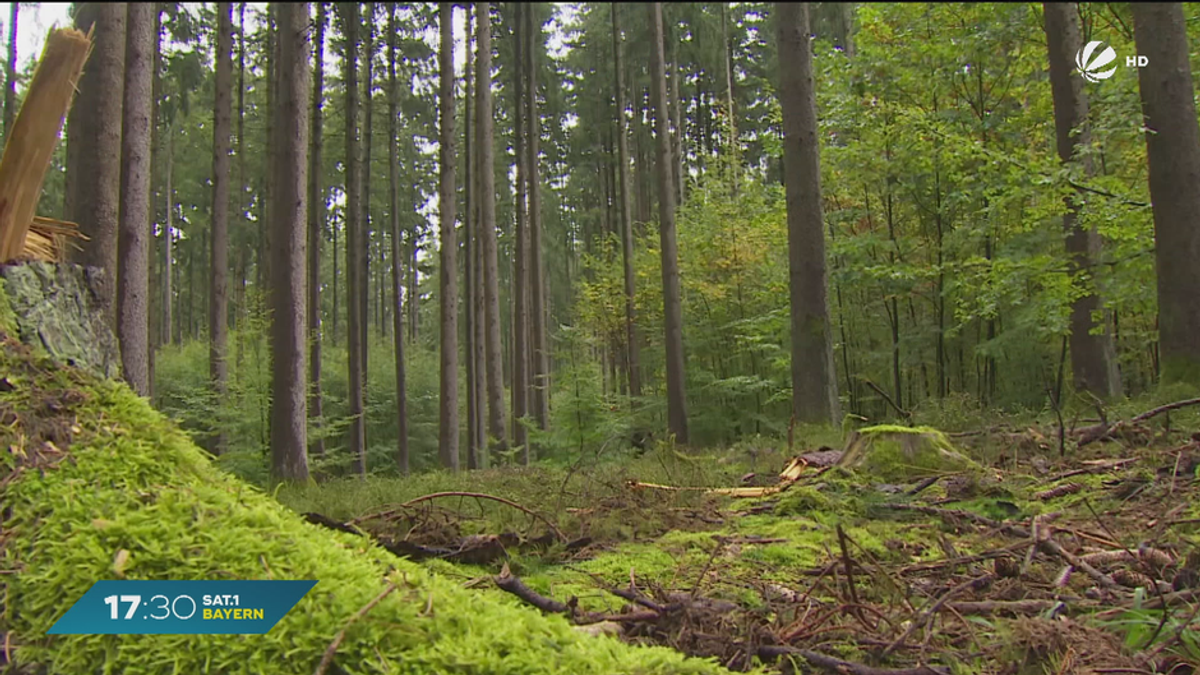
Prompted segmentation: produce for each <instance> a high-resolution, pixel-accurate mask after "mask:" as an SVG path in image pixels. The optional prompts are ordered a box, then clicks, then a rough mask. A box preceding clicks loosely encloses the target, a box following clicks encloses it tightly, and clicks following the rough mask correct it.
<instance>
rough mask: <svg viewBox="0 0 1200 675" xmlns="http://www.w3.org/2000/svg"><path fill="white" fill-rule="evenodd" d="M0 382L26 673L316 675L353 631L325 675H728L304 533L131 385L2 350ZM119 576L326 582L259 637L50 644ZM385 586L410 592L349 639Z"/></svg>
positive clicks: (5, 524)
mask: <svg viewBox="0 0 1200 675" xmlns="http://www.w3.org/2000/svg"><path fill="white" fill-rule="evenodd" d="M0 373H4V378H3V383H4V386H0V422H3V424H0V447H2V448H5V449H4V450H0V519H2V522H0V572H3V573H0V611H2V613H0V633H6V634H7V638H8V639H7V642H8V644H9V645H15V648H14V649H13V650H12V657H13V661H14V664H15V665H16V667H17V668H18V669H19V670H18V672H36V673H46V674H47V675H51V674H56V673H69V674H71V675H76V674H78V673H117V672H119V673H124V674H125V675H159V674H163V673H180V674H182V673H187V674H189V675H190V674H193V673H214V674H216V673H220V674H234V673H247V674H249V673H276V674H280V675H285V674H289V673H304V674H305V675H308V674H310V673H312V672H314V671H315V670H316V668H317V665H318V663H319V662H320V660H321V657H322V654H323V653H324V652H325V650H326V648H327V647H328V646H329V644H330V643H331V642H332V640H333V638H334V636H335V635H336V634H337V633H338V631H340V630H342V629H343V628H345V627H346V626H347V624H349V628H348V629H347V633H346V636H345V639H344V641H343V642H342V643H341V645H340V646H339V647H338V649H337V656H336V658H335V661H334V667H332V668H330V669H329V671H327V672H329V673H330V674H331V675H332V674H333V673H344V674H356V675H357V674H366V673H371V674H379V673H423V674H426V673H481V674H482V673H514V674H515V673H521V674H532V673H564V672H565V673H647V674H649V673H719V672H726V671H724V670H722V669H721V668H720V667H718V666H717V665H715V664H714V663H713V662H710V661H704V660H699V659H690V658H685V657H684V656H683V655H682V654H679V653H677V652H674V651H671V650H668V649H664V648H639V647H633V646H629V645H626V644H623V643H621V642H619V641H617V640H615V639H613V638H609V637H590V636H586V635H583V634H581V633H580V632H578V631H576V630H574V629H573V628H572V627H571V626H570V624H569V623H568V622H567V621H566V620H565V619H563V618H561V617H546V616H542V615H541V614H539V613H538V612H537V611H536V610H533V609H530V608H527V607H524V606H522V605H520V604H519V602H518V601H517V600H515V599H513V598H509V597H507V596H504V595H500V594H496V593H482V592H478V591H470V590H466V589H463V588H461V587H459V586H458V585H457V584H456V583H454V582H453V581H451V580H449V579H447V578H445V577H442V576H438V575H436V574H433V573H431V572H429V571H428V570H426V569H424V568H423V567H421V566H419V565H417V564H415V563H411V562H409V561H407V560H402V559H399V558H396V557H394V556H392V555H391V554H389V553H387V552H386V551H383V550H382V549H380V548H378V547H375V546H373V545H371V544H369V543H368V542H367V541H366V540H365V539H363V538H357V537H354V536H351V535H347V534H340V533H331V532H330V531H328V530H325V529H321V528H318V527H317V526H315V525H310V524H308V523H306V522H304V521H303V520H302V519H301V518H300V517H299V516H297V515H295V514H294V513H292V512H291V511H289V510H288V509H286V508H285V507H283V506H282V505H280V504H279V503H278V502H276V501H275V500H274V499H272V498H271V497H270V496H268V495H266V494H263V493H262V492H260V491H258V490H256V489H254V488H252V487H250V486H248V485H246V484H245V483H243V482H241V481H239V480H237V479H235V478H233V477H231V476H229V475H227V474H225V473H223V472H221V471H219V470H217V469H216V468H214V467H213V466H212V465H211V463H210V461H209V457H208V455H207V454H205V453H204V452H203V451H201V450H200V449H198V448H197V447H196V446H195V445H193V444H192V443H191V442H190V441H189V440H188V438H187V437H186V436H185V435H184V434H183V433H182V432H180V431H179V430H178V429H177V428H176V427H175V426H174V425H173V424H171V423H170V422H169V421H168V420H167V419H165V418H164V417H163V416H162V415H160V414H159V413H157V412H156V411H154V410H153V409H152V408H151V407H150V406H149V405H148V403H147V402H146V401H145V400H143V399H141V398H139V397H137V396H136V395H134V394H133V393H132V392H131V391H130V390H129V389H128V388H127V387H126V386H124V385H123V384H118V383H115V382H112V381H108V380H103V379H99V378H97V377H95V376H93V375H90V374H88V373H86V372H84V371H82V370H79V369H76V368H72V367H67V366H61V365H59V364H57V363H55V362H52V361H50V360H49V359H47V358H43V357H39V356H36V355H35V354H34V353H33V351H32V350H30V349H29V348H28V347H25V346H23V345H20V344H18V343H17V342H15V341H14V340H12V339H8V338H4V342H3V344H2V345H0ZM121 550H125V551H128V553H129V555H128V559H127V561H126V562H125V563H124V566H123V571H117V570H114V564H113V562H114V557H115V556H116V555H117V553H118V552H119V551H121ZM122 576H123V577H124V578H129V579H317V580H319V583H318V584H317V586H316V587H315V588H314V589H313V590H312V591H311V592H309V594H308V595H307V596H305V597H304V599H302V600H301V601H300V602H299V603H298V604H297V605H296V607H295V608H294V609H293V610H292V611H291V612H290V613H289V614H288V615H287V616H286V617H284V618H283V620H282V621H280V622H279V624H278V625H276V626H275V628H274V629H273V630H271V632H270V633H268V634H266V635H261V636H257V635H245V636H244V635H128V636H117V635H93V636H87V635H69V636H48V635H46V634H45V633H46V631H47V630H48V629H49V628H50V626H51V625H53V623H54V622H55V621H56V620H57V619H58V618H59V617H60V616H61V615H62V614H63V613H64V612H65V611H66V610H67V608H68V607H69V606H70V605H71V604H72V603H74V602H75V601H76V600H77V599H78V598H79V597H81V596H82V595H83V594H84V592H85V591H87V589H88V588H89V587H90V586H91V585H92V584H93V583H94V582H95V581H97V580H100V579H111V578H121V577H122ZM388 579H390V580H392V581H395V582H396V583H397V584H398V586H399V589H398V591H396V592H394V593H392V594H390V595H389V596H387V598H386V599H384V600H383V601H382V602H380V603H379V604H378V605H376V606H375V607H374V608H373V609H372V610H371V611H370V612H369V613H367V614H366V616H365V617H363V618H362V619H361V620H359V621H357V622H354V623H350V622H349V620H350V618H351V616H352V615H354V614H355V613H356V612H357V611H358V610H359V609H360V608H362V607H364V606H365V605H366V604H367V603H368V602H369V601H370V600H371V599H372V598H374V597H375V596H377V595H378V594H379V593H380V592H381V591H382V590H383V589H384V588H385V586H386V584H387V581H388ZM0 656H2V654H0ZM0 665H3V659H2V658H0Z"/></svg>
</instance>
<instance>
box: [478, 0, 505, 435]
mask: <svg viewBox="0 0 1200 675" xmlns="http://www.w3.org/2000/svg"><path fill="white" fill-rule="evenodd" d="M491 8H492V3H490V2H481V3H478V4H476V11H477V14H476V16H475V21H476V26H477V29H476V31H477V35H478V37H477V38H476V40H477V41H478V56H477V57H476V78H475V79H476V80H477V82H478V84H477V86H476V89H475V92H476V96H477V98H478V105H477V106H476V110H475V114H476V117H477V120H478V121H477V123H478V125H479V130H478V138H479V221H480V222H479V231H480V245H481V247H482V248H481V253H482V254H483V293H484V298H483V309H484V318H485V322H484V323H485V325H484V336H485V339H486V341H487V344H486V349H485V357H486V358H485V362H486V363H485V366H486V370H487V399H488V433H489V435H491V437H492V438H491V441H492V444H493V449H494V450H496V451H503V450H504V449H505V448H506V447H507V438H508V435H507V434H506V433H505V429H504V422H505V420H504V417H505V414H504V360H503V359H504V357H503V343H502V342H501V340H500V274H499V271H500V270H499V267H500V265H499V261H498V257H499V256H498V252H497V242H496V175H495V172H494V171H493V170H492V167H493V166H494V165H495V164H494V161H493V154H494V139H493V136H492V134H493V120H492V9H491Z"/></svg>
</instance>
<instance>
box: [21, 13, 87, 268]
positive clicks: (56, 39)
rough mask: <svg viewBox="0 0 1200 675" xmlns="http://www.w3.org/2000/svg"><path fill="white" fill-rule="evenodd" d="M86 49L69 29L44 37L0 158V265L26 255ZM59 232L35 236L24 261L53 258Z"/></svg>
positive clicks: (58, 249)
mask: <svg viewBox="0 0 1200 675" xmlns="http://www.w3.org/2000/svg"><path fill="white" fill-rule="evenodd" d="M91 49H92V36H91V34H90V33H89V34H88V35H84V34H83V33H81V32H79V31H77V30H75V29H73V28H60V29H56V30H52V31H50V34H49V35H48V36H47V38H46V46H45V48H44V49H43V50H42V57H41V59H40V60H39V61H38V66H37V70H36V71H35V72H34V75H33V81H32V82H30V84H29V90H28V91H27V92H26V93H25V101H24V102H23V103H22V104H21V110H20V111H19V112H18V113H17V118H16V120H15V122H14V123H13V126H12V129H10V130H9V133H8V138H7V139H6V140H5V147H4V155H3V157H0V262H9V261H12V260H15V259H17V258H19V257H22V256H23V255H25V253H26V238H27V235H28V234H29V232H30V228H31V226H33V225H34V219H35V216H36V215H37V207H38V201H39V199H40V198H41V196H42V183H43V182H44V181H45V179H46V171H47V169H49V168H50V159H51V157H52V156H53V155H54V148H55V147H56V146H57V145H58V137H59V134H61V133H62V127H63V121H64V120H65V119H66V116H67V111H68V110H70V108H71V101H72V100H73V99H74V97H75V86H76V84H77V83H78V82H79V76H80V74H82V72H83V64H84V62H86V61H87V58H88V55H89V54H90V53H91ZM57 225H58V226H60V228H63V229H67V230H69V229H70V228H69V227H64V226H66V225H67V224H65V223H57ZM60 234H64V233H63V232H55V231H53V230H51V231H50V232H49V234H47V233H46V232H44V231H43V232H38V233H37V236H35V237H33V238H32V241H31V243H33V244H34V250H33V251H32V252H31V253H32V254H33V255H30V256H28V257H34V258H40V259H46V258H47V257H50V258H51V259H55V258H57V257H58V254H59V253H60V252H61V243H62V242H61V239H59V237H58V236H56V235H60ZM56 243H57V244H58V246H57V247H56Z"/></svg>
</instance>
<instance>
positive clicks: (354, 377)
mask: <svg viewBox="0 0 1200 675" xmlns="http://www.w3.org/2000/svg"><path fill="white" fill-rule="evenodd" d="M340 4H341V7H342V11H343V13H344V14H343V19H344V21H343V34H344V36H345V49H346V52H345V55H344V56H343V59H342V66H343V70H342V78H343V81H344V83H345V88H346V156H345V167H346V209H345V220H346V276H347V280H346V281H347V283H346V314H347V317H346V324H347V337H346V345H347V352H348V354H347V356H348V359H347V363H348V367H349V370H350V372H349V383H350V385H349V386H350V391H349V394H348V397H349V399H350V411H349V412H350V417H351V422H350V454H351V455H352V456H353V457H354V471H355V472H356V473H358V474H359V475H360V476H364V477H365V476H366V474H367V451H366V422H365V420H364V419H363V386H364V384H365V382H364V377H363V375H364V373H363V367H364V363H365V359H364V358H363V355H362V349H363V343H362V332H363V322H364V320H365V319H366V317H365V316H363V314H362V305H361V304H360V303H359V297H358V296H359V293H360V292H361V291H360V284H361V283H362V280H363V278H364V277H363V267H362V261H361V260H359V256H360V255H361V249H360V243H359V240H360V238H361V230H360V227H361V225H360V222H361V220H360V219H361V218H362V211H361V210H360V204H359V199H360V196H359V170H360V168H361V166H362V163H361V161H360V156H359V147H358V146H359V144H358V96H359V91H358V27H359V18H358V3H356V2H343V3H340Z"/></svg>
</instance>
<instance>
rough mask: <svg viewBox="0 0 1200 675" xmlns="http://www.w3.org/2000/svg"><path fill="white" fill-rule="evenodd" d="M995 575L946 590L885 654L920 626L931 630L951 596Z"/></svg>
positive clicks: (984, 576) (888, 647)
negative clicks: (937, 615)
mask: <svg viewBox="0 0 1200 675" xmlns="http://www.w3.org/2000/svg"><path fill="white" fill-rule="evenodd" d="M993 576H994V575H992V574H985V575H983V576H981V577H978V578H975V579H970V580H967V581H964V582H963V583H961V584H959V585H957V586H955V587H953V588H951V589H950V590H948V591H946V592H945V593H943V594H942V597H940V598H938V599H937V601H936V602H934V603H933V604H932V605H930V606H929V608H928V609H926V610H925V611H924V612H922V614H923V616H921V617H919V618H918V619H917V620H916V621H913V622H912V623H910V624H909V626H908V630H906V631H904V633H902V634H901V635H900V637H898V638H896V639H895V641H893V642H892V644H890V645H888V646H887V648H886V649H884V650H883V656H885V657H886V656H887V655H889V654H891V653H892V652H894V651H896V648H897V647H899V646H900V645H901V644H903V643H904V642H905V641H906V640H908V636H910V635H912V634H913V632H915V631H916V630H917V628H918V627H919V626H926V631H928V630H929V628H928V626H929V624H930V623H931V622H932V621H933V617H934V615H935V614H937V613H938V611H939V610H940V609H941V608H942V607H943V606H945V604H946V603H947V602H949V600H950V598H952V597H954V596H955V595H957V594H959V593H961V592H962V591H965V590H966V589H968V588H970V587H972V586H974V585H975V584H978V583H980V582H983V581H986V580H988V579H991V578H992V577H993Z"/></svg>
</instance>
